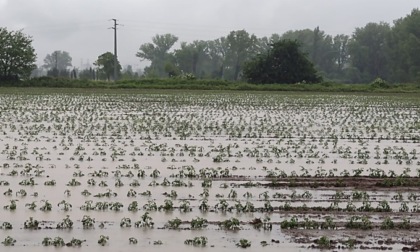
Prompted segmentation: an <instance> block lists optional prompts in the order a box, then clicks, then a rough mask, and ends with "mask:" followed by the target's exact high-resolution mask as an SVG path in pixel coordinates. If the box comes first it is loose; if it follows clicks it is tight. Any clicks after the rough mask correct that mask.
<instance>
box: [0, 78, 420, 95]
mask: <svg viewBox="0 0 420 252" xmlns="http://www.w3.org/2000/svg"><path fill="white" fill-rule="evenodd" d="M1 86H7V87H58V88H105V89H181V90H182V89H184V90H185V89H190V90H244V91H246V90H255V91H314V92H381V93H420V84H389V83H387V82H385V81H384V80H382V79H377V80H375V81H373V82H372V83H369V84H339V83H331V82H323V83H316V84H310V83H295V84H252V83H246V82H239V81H222V80H212V79H205V80H197V79H188V78H181V77H174V78H164V79H159V78H143V79H139V80H120V81H117V82H116V83H114V82H108V81H93V80H80V79H76V80H74V79H66V78H52V77H40V78H33V79H30V80H26V81H20V82H17V83H16V82H2V83H1V82H0V87H1Z"/></svg>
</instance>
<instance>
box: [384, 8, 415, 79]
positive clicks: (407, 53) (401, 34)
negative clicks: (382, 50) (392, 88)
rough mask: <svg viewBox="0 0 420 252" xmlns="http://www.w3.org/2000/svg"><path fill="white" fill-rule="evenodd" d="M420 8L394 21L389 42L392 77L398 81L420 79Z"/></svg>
mask: <svg viewBox="0 0 420 252" xmlns="http://www.w3.org/2000/svg"><path fill="white" fill-rule="evenodd" d="M419 26H420V10H419V9H413V10H412V11H411V13H410V14H409V15H407V16H406V17H404V18H400V19H398V20H396V21H395V22H394V27H393V28H392V31H391V36H390V39H389V42H388V45H389V58H390V59H392V60H390V62H389V63H390V66H391V68H390V72H391V79H392V80H393V81H396V82H415V81H419V80H420V57H419V55H420V29H419Z"/></svg>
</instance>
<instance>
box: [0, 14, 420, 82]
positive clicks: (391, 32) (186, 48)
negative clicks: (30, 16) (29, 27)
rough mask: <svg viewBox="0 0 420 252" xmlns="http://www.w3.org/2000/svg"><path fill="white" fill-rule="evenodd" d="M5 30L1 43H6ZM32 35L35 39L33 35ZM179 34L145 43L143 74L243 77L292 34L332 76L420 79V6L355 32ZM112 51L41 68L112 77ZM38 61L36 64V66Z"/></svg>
mask: <svg viewBox="0 0 420 252" xmlns="http://www.w3.org/2000/svg"><path fill="white" fill-rule="evenodd" d="M4 30H5V29H2V30H1V32H3V33H4ZM1 32H0V45H1V43H6V42H4V41H5V39H2V38H1V37H2V33H1ZM6 33H7V32H6ZM20 35H22V34H21V32H20ZM28 40H30V42H31V39H30V38H28ZM178 40H179V39H178V37H177V36H175V35H173V34H160V35H159V34H158V35H156V36H154V37H153V38H152V41H151V42H149V43H145V44H142V45H140V47H139V50H138V52H137V53H136V56H137V57H138V58H139V60H141V61H143V60H146V61H148V62H150V65H149V66H147V67H145V68H144V70H143V76H144V77H148V78H167V77H177V76H185V75H188V76H193V77H194V78H200V79H221V80H231V81H238V80H241V81H244V80H247V79H249V78H248V76H245V75H244V70H246V69H247V68H248V70H249V65H250V62H253V61H255V60H257V59H258V60H260V61H261V56H262V55H268V54H267V52H269V51H270V50H272V49H274V48H275V46H274V45H276V43H278V42H280V41H285V40H289V41H296V42H297V44H298V45H299V50H300V52H301V53H302V54H304V55H306V58H307V59H308V60H309V61H310V62H311V63H312V64H313V66H314V68H315V69H316V71H317V73H318V75H319V76H320V77H322V78H323V79H324V80H327V81H334V82H340V83H369V82H372V81H373V80H375V79H376V78H381V79H383V80H386V81H388V82H393V83H408V82H418V81H420V57H418V55H420V10H419V9H413V10H412V11H411V13H410V14H408V15H407V16H406V17H403V18H400V19H398V20H395V21H394V23H393V24H392V25H390V24H388V23H385V22H380V23H368V24H366V25H365V26H364V27H360V28H356V29H355V31H354V33H353V34H352V35H351V36H349V35H345V34H337V35H334V36H333V35H329V34H326V33H325V32H324V31H322V30H321V29H320V28H319V27H316V28H315V29H304V30H290V31H287V32H285V33H283V34H281V35H280V34H276V33H274V34H272V35H271V36H269V37H260V38H259V37H257V36H255V35H254V34H249V33H248V32H247V31H246V30H237V31H231V32H230V33H229V34H228V35H226V36H222V37H220V38H217V39H215V40H208V41H205V40H195V41H193V42H180V44H179V46H178V47H175V45H176V43H177V42H178ZM2 41H3V42H2ZM29 44H30V43H29ZM0 48H2V47H1V46H0ZM1 50H2V49H0V51H1ZM277 51H279V50H277ZM1 55H3V54H1V53H0V57H1ZM283 56H284V55H283ZM113 57H114V56H113V54H112V53H110V52H106V53H104V54H102V55H100V56H98V59H97V60H96V61H95V63H94V67H93V68H89V69H82V70H77V69H75V68H73V69H71V67H72V64H71V60H72V59H71V56H70V54H69V53H68V52H65V51H55V52H53V53H51V54H48V55H47V56H46V57H45V59H44V65H43V66H42V68H43V69H46V70H47V75H48V76H54V77H59V76H61V77H68V78H81V79H103V80H110V79H113V76H112V75H113V65H114V62H113ZM5 62H6V61H5V60H1V59H0V76H3V78H4V76H5V75H7V72H6V71H2V69H3V70H4V69H6V67H5V66H4V65H5ZM33 62H34V61H33ZM33 62H32V63H31V67H30V68H32V69H31V70H33V69H34V65H33ZM271 62H274V61H271ZM40 68H41V67H38V72H39V69H40ZM118 70H119V71H118V74H119V76H118V78H119V79H136V78H140V76H139V75H138V74H137V73H134V72H133V69H132V67H131V66H128V67H127V68H126V69H124V70H123V69H122V67H121V65H120V63H119V62H118ZM273 71H275V69H274V70H272V72H273ZM248 72H249V71H248ZM35 74H36V71H35ZM38 74H39V73H38Z"/></svg>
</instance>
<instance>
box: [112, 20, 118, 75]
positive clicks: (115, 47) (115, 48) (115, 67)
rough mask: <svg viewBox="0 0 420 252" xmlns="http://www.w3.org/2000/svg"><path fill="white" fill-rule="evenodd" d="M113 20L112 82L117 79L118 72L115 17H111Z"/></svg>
mask: <svg viewBox="0 0 420 252" xmlns="http://www.w3.org/2000/svg"><path fill="white" fill-rule="evenodd" d="M112 20H113V21H114V27H112V29H114V82H115V81H117V78H118V77H117V73H118V70H117V69H118V66H117V65H118V63H117V62H118V60H117V25H119V24H117V20H116V19H115V18H113V19H112Z"/></svg>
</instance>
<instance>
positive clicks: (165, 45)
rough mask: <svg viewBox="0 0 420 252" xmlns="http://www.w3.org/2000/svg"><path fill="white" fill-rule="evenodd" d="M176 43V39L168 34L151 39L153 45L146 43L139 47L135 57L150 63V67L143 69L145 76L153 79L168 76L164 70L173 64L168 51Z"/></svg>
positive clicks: (172, 58)
mask: <svg viewBox="0 0 420 252" xmlns="http://www.w3.org/2000/svg"><path fill="white" fill-rule="evenodd" d="M177 41H178V37H176V36H175V35H172V34H169V33H168V34H164V35H156V36H154V37H153V38H152V42H153V43H146V44H142V45H141V46H140V49H139V51H138V52H137V53H136V56H137V57H139V58H140V60H149V61H150V62H151V64H150V66H149V67H146V68H145V69H144V72H145V75H148V76H155V77H164V76H167V75H168V72H167V71H166V70H165V69H168V64H172V65H174V64H175V60H174V57H173V54H172V53H169V50H170V49H171V48H172V46H173V45H174V44H175V43H176V42H177ZM171 68H172V66H171Z"/></svg>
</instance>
